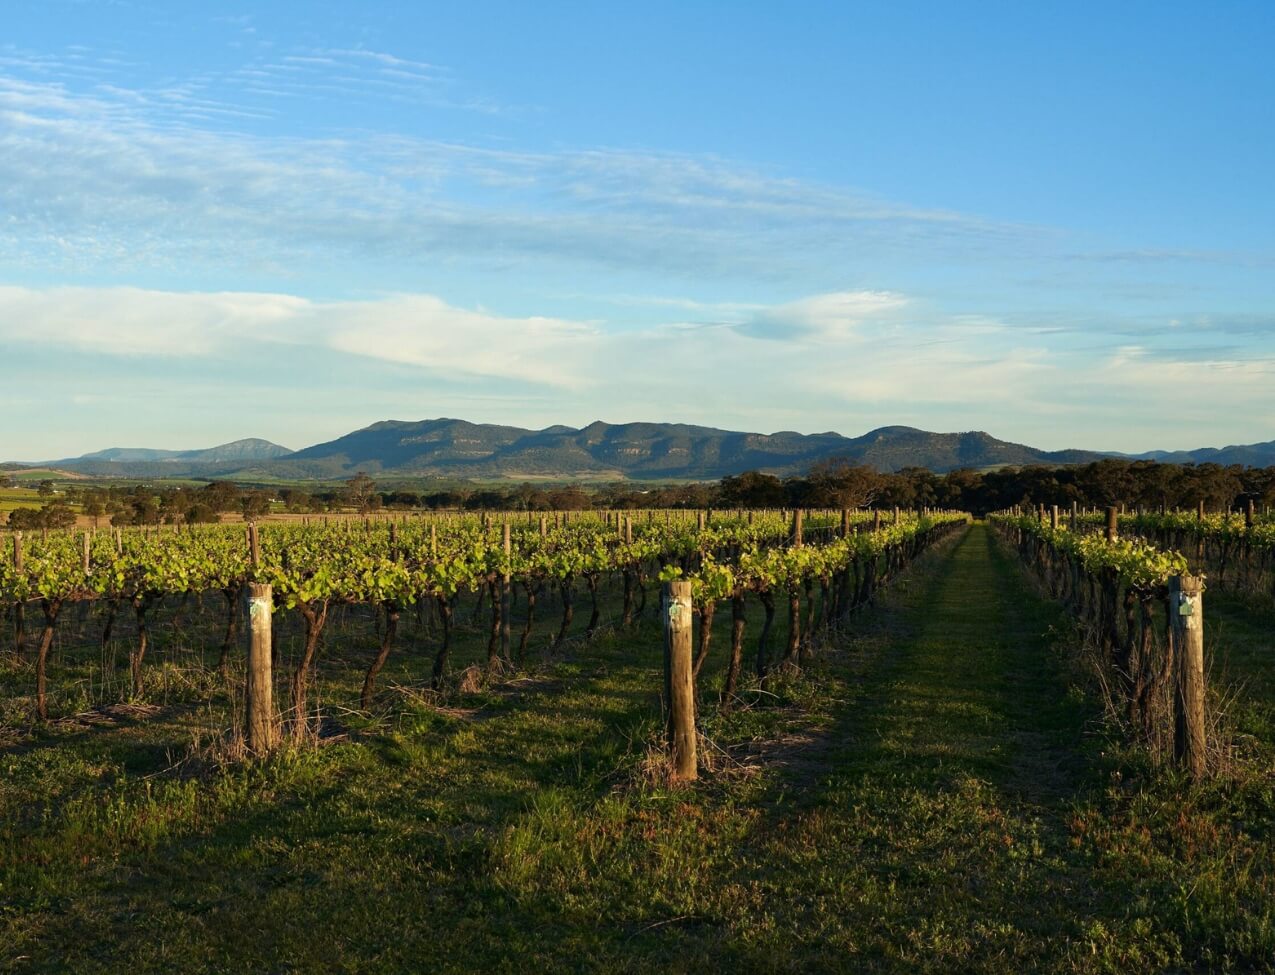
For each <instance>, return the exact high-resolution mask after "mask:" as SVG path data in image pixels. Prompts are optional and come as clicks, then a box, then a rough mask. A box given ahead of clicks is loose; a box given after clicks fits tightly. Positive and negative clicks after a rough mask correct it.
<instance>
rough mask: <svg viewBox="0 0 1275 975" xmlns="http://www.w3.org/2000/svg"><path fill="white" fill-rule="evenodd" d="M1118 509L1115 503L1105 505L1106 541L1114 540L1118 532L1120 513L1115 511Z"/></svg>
mask: <svg viewBox="0 0 1275 975" xmlns="http://www.w3.org/2000/svg"><path fill="white" fill-rule="evenodd" d="M1118 510H1119V509H1117V508H1116V506H1115V505H1109V506H1108V507H1107V541H1109V542H1114V541H1115V540H1116V537H1117V536H1118V535H1119V533H1120V515H1119V514H1118V513H1117V512H1118Z"/></svg>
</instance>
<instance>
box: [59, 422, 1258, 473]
mask: <svg viewBox="0 0 1275 975" xmlns="http://www.w3.org/2000/svg"><path fill="white" fill-rule="evenodd" d="M1108 456H1127V457H1129V458H1130V459H1148V460H1159V461H1165V462H1171V463H1205V462H1211V463H1219V464H1244V465H1248V466H1254V467H1265V466H1269V465H1275V441H1271V442H1268V443H1258V444H1251V445H1248V446H1231V447H1224V448H1221V449H1216V448H1207V447H1206V448H1201V449H1200V450H1193V451H1176V452H1169V451H1153V452H1148V453H1144V454H1138V455H1113V454H1109V453H1102V452H1099V451H1090V450H1058V451H1048V450H1039V449H1037V448H1035V447H1031V446H1028V445H1025V444H1018V443H1011V442H1009V441H1005V440H998V439H996V438H995V437H993V436H991V435H990V434H988V433H984V432H982V431H973V432H966V433H931V432H929V431H926V430H918V429H916V428H914V427H905V426H888V427H880V428H879V429H876V430H872V431H870V432H868V433H865V434H863V435H862V436H858V437H846V436H843V435H841V434H839V433H833V432H826V433H813V434H802V433H795V432H793V431H790V430H781V431H779V432H777V433H769V434H767V433H747V432H741V431H734V430H721V429H717V428H715V427H702V426H694V425H691V424H685V423H618V424H612V423H604V422H602V421H600V420H599V421H597V422H594V423H590V424H589V425H588V426H586V427H582V428H580V429H576V428H574V427H568V426H561V425H558V426H551V427H546V428H545V429H543V430H529V429H524V428H522V427H514V426H500V425H496V424H489V423H470V422H468V421H466V420H458V419H451V418H441V419H436V420H417V421H403V420H384V421H381V422H379V423H373V424H372V425H371V426H368V427H364V428H363V429H361V430H355V431H354V432H352V433H348V434H346V435H345V436H343V437H338V438H337V439H335V440H330V441H328V442H326V443H320V444H315V445H314V446H311V447H306V448H305V449H303V450H298V451H295V452H292V451H289V450H288V449H287V448H286V447H281V446H279V445H278V444H274V443H271V442H270V441H268V440H259V439H247V440H236V441H234V442H233V443H228V444H222V445H220V446H218V447H210V448H207V449H203V450H184V451H179V450H153V449H149V448H130V447H112V448H108V449H106V450H99V451H95V452H93V453H91V454H85V455H83V456H82V457H77V458H73V459H67V460H59V461H54V462H51V464H50V466H56V467H58V468H60V469H63V470H68V471H75V472H78V473H80V474H85V475H90V476H95V477H120V478H151V477H154V478H162V477H249V476H251V477H252V478H253V479H263V478H264V479H271V480H274V479H282V480H309V479H328V478H341V477H348V476H349V475H351V474H353V473H354V472H355V471H360V470H361V471H367V472H368V473H369V474H376V475H390V474H393V475H396V476H435V477H448V478H508V479H511V480H513V479H523V478H583V479H594V480H622V479H632V480H682V479H688V480H715V479H717V478H721V477H724V476H727V475H731V474H738V473H741V472H743V471H748V470H761V471H767V472H769V473H773V474H778V475H791V474H797V473H801V472H803V471H805V470H807V469H809V467H810V466H811V465H812V464H815V463H817V462H819V461H823V460H828V459H832V458H845V459H847V460H849V461H852V462H855V463H862V464H869V465H871V466H873V467H875V468H877V469H878V470H882V471H897V470H901V469H902V468H905V467H924V468H928V469H929V470H932V471H936V472H939V473H942V472H945V471H950V470H955V469H957V468H962V467H970V468H976V469H977V468H989V467H1003V466H1009V465H1014V466H1023V465H1029V464H1044V465H1057V464H1082V463H1087V462H1089V461H1093V460H1097V459H1100V458H1102V457H1108Z"/></svg>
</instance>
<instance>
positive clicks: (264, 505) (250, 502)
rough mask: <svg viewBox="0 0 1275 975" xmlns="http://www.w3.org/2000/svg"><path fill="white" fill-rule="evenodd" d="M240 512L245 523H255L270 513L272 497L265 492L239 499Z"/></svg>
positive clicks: (246, 495) (257, 492) (256, 492)
mask: <svg viewBox="0 0 1275 975" xmlns="http://www.w3.org/2000/svg"><path fill="white" fill-rule="evenodd" d="M239 507H240V510H242V511H243V516H244V520H245V521H253V520H255V519H257V518H260V517H262V516H263V515H267V514H269V513H270V495H269V494H266V493H265V492H264V491H253V492H252V493H251V494H245V495H244V496H243V497H242V498H240V499H239Z"/></svg>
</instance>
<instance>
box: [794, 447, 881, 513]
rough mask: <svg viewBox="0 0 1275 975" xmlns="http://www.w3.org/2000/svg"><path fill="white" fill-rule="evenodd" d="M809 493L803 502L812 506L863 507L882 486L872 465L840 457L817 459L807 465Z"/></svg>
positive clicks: (873, 499)
mask: <svg viewBox="0 0 1275 975" xmlns="http://www.w3.org/2000/svg"><path fill="white" fill-rule="evenodd" d="M808 481H809V485H810V493H809V495H808V497H806V498H805V499H804V503H805V504H806V505H808V506H809V507H812V508H866V507H867V506H868V505H870V504H872V502H873V501H875V500H876V497H877V495H878V494H879V493H880V492H881V489H882V488H883V487H884V486H885V477H884V475H882V474H881V473H880V472H879V471H878V470H876V468H873V467H869V466H867V465H866V464H854V463H851V462H850V461H849V460H846V459H844V458H829V459H828V460H821V461H819V462H818V463H817V464H815V465H814V466H812V467H811V468H810V477H809V479H808Z"/></svg>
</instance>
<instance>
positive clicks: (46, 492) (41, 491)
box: [35, 480, 53, 498]
mask: <svg viewBox="0 0 1275 975" xmlns="http://www.w3.org/2000/svg"><path fill="white" fill-rule="evenodd" d="M35 493H36V494H38V495H39V496H40V497H42V498H47V497H49V496H50V495H52V494H53V482H52V481H49V480H44V481H41V482H40V483H39V484H38V485H36V489H35Z"/></svg>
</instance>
